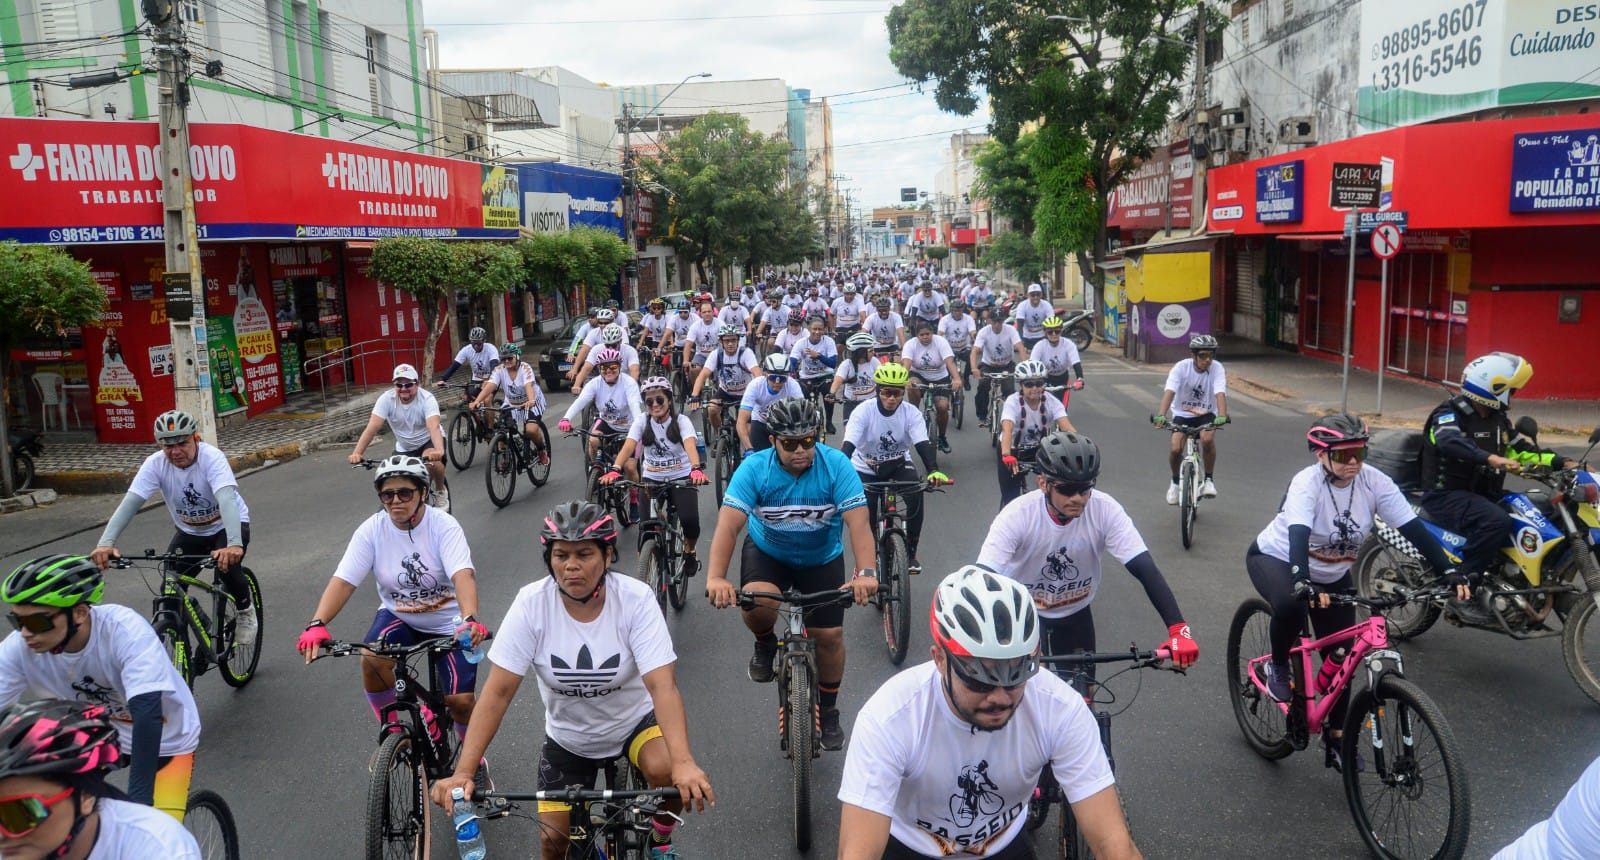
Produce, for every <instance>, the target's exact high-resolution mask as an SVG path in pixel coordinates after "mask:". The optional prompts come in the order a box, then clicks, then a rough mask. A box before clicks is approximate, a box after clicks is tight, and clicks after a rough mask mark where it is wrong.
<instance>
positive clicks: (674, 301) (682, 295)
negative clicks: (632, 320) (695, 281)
mask: <svg viewBox="0 0 1600 860" xmlns="http://www.w3.org/2000/svg"><path fill="white" fill-rule="evenodd" d="M688 297H689V291H688V290H674V291H672V292H670V293H662V294H661V300H662V301H664V302H666V303H667V310H668V311H671V310H672V309H673V308H675V307H677V306H678V300H679V299H686V298H688ZM647 310H649V306H648V304H644V305H640V306H639V313H644V312H645V311H647Z"/></svg>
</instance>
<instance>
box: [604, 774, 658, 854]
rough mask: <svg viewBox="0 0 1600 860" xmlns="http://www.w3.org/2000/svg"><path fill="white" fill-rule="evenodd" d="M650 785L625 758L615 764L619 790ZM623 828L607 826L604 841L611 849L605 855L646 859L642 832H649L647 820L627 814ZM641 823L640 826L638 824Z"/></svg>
mask: <svg viewBox="0 0 1600 860" xmlns="http://www.w3.org/2000/svg"><path fill="white" fill-rule="evenodd" d="M649 787H650V786H649V785H648V784H647V783H646V782H645V779H644V775H643V774H641V773H639V771H638V769H637V768H635V767H634V766H633V764H632V763H631V762H629V761H628V760H627V759H626V758H624V759H623V760H622V761H621V763H620V764H618V765H617V784H616V786H615V788H616V789H617V790H619V791H639V790H643V789H647V788H649ZM628 824H629V825H631V826H628V827H625V828H607V830H606V842H607V844H608V845H609V847H610V849H611V851H610V853H608V854H607V855H606V856H607V857H615V858H618V860H646V857H645V855H646V854H647V853H648V852H649V851H650V848H649V845H648V843H647V842H646V841H645V836H644V834H645V833H647V832H649V829H650V823H649V821H640V820H639V819H638V818H637V817H635V816H629V819H628ZM640 825H642V826H640Z"/></svg>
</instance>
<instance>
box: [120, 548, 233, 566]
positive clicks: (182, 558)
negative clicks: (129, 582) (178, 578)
mask: <svg viewBox="0 0 1600 860" xmlns="http://www.w3.org/2000/svg"><path fill="white" fill-rule="evenodd" d="M143 561H176V562H192V563H194V564H196V565H197V566H199V567H216V566H217V560H216V559H214V558H212V557H211V556H209V555H188V554H186V553H181V552H178V551H177V550H169V551H167V552H163V553H157V552H156V551H155V550H153V549H146V550H145V551H144V554H143V555H118V556H117V557H115V558H113V559H111V560H110V561H108V562H107V564H108V565H109V566H111V567H115V568H118V569H122V570H126V569H128V568H130V567H138V566H139V563H140V562H143Z"/></svg>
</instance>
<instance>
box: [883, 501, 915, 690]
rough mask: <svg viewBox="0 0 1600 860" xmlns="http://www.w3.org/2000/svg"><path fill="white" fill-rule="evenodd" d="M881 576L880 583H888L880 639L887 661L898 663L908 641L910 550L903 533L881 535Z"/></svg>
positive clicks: (901, 660) (909, 635) (909, 631)
mask: <svg viewBox="0 0 1600 860" xmlns="http://www.w3.org/2000/svg"><path fill="white" fill-rule="evenodd" d="M878 553H879V558H881V559H882V561H881V562H880V564H881V565H882V569H881V570H880V571H879V572H878V575H879V576H882V577H883V581H882V583H881V585H886V586H888V590H889V593H888V595H886V596H885V597H884V601H883V603H884V607H883V641H884V643H885V644H887V645H888V646H889V662H890V663H893V664H894V665H896V666H898V665H900V664H901V663H904V662H905V660H906V648H907V646H909V645H910V644H911V573H910V569H909V565H910V563H911V554H910V553H909V552H908V551H907V549H906V538H905V535H902V534H900V533H899V532H889V533H888V534H886V535H884V536H883V543H882V545H881V546H880V547H879V549H878Z"/></svg>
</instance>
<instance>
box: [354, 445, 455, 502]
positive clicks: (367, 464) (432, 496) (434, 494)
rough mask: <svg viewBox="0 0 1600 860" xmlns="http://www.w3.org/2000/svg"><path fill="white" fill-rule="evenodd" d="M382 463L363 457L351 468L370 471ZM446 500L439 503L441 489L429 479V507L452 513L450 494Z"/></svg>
mask: <svg viewBox="0 0 1600 860" xmlns="http://www.w3.org/2000/svg"><path fill="white" fill-rule="evenodd" d="M424 462H426V461H424ZM382 463H383V461H382V460H369V459H361V460H358V461H356V463H355V464H354V465H352V466H351V467H350V468H352V469H355V468H358V467H359V468H362V469H366V470H367V471H369V472H370V471H372V470H373V469H376V468H378V466H379V465H381V464H382ZM445 501H446V504H443V505H441V504H439V491H438V489H437V488H435V487H434V486H433V481H432V480H429V481H428V498H427V503H428V507H430V508H438V509H439V510H442V511H444V512H445V513H447V514H448V513H450V505H449V497H448V496H446V499H445Z"/></svg>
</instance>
